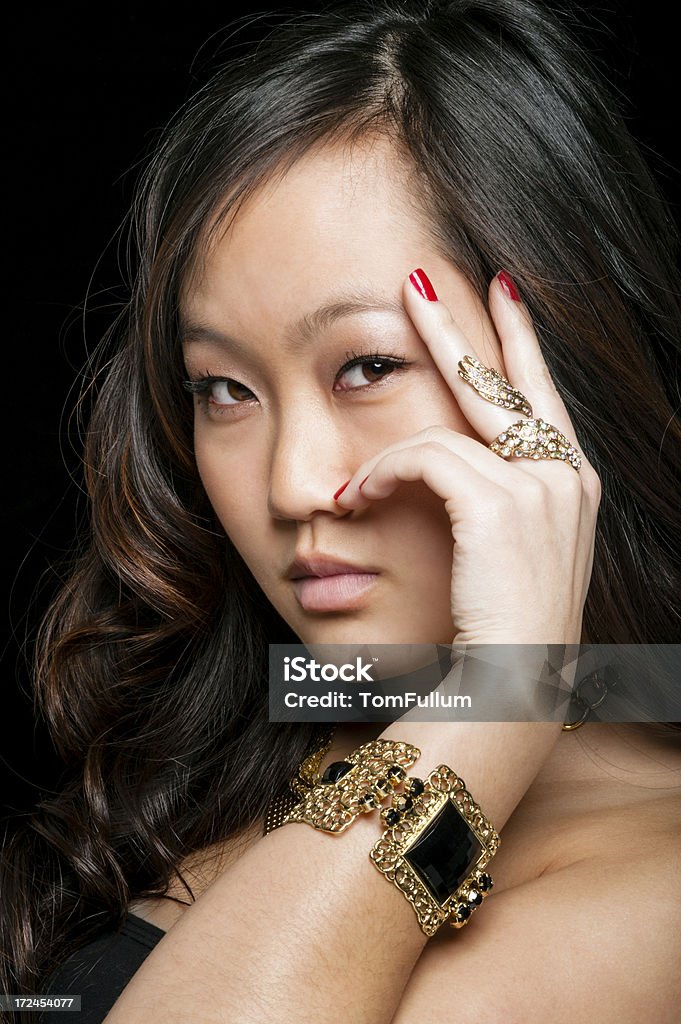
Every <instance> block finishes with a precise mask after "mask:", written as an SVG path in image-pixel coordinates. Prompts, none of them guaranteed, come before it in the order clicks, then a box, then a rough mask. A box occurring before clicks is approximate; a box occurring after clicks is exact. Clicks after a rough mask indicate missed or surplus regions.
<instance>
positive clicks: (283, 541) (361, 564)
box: [182, 141, 503, 644]
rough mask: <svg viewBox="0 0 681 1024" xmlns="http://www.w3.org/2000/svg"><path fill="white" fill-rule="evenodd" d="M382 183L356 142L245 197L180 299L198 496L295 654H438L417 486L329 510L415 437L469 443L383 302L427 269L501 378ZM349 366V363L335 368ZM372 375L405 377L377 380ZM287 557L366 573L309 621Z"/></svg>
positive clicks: (417, 350)
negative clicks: (323, 648) (419, 649)
mask: <svg viewBox="0 0 681 1024" xmlns="http://www.w3.org/2000/svg"><path fill="white" fill-rule="evenodd" d="M400 171H401V167H400V165H399V163H398V158H397V156H396V154H395V151H394V150H393V149H391V147H390V146H389V144H388V143H387V142H383V141H378V142H377V141H373V142H371V143H369V142H363V143H362V145H361V146H358V147H356V148H355V149H354V150H353V151H352V153H351V154H349V153H348V152H347V151H344V150H342V149H341V148H329V147H327V148H323V149H321V148H320V149H317V151H316V152H314V153H312V154H309V155H307V156H306V157H304V158H303V159H302V160H300V161H298V162H297V163H296V164H295V166H294V167H293V168H292V169H291V170H290V171H289V172H288V173H287V174H286V175H285V177H284V178H283V179H281V180H280V181H278V182H276V183H270V184H268V185H266V186H263V187H262V188H261V189H260V190H259V191H258V192H257V193H256V194H254V195H253V196H252V197H251V199H250V200H249V201H248V203H247V204H245V205H244V206H243V207H242V209H241V210H240V211H239V214H238V215H237V217H236V219H235V220H234V222H233V223H232V225H231V226H230V227H229V229H228V230H227V231H226V232H225V233H223V235H222V236H221V237H220V239H219V241H217V242H216V244H215V245H214V246H213V247H212V249H211V250H210V251H209V252H208V253H207V259H206V261H205V264H204V266H203V267H202V270H201V275H200V277H197V278H196V279H195V280H194V281H193V282H192V283H191V286H190V287H188V288H187V289H185V294H184V295H183V298H182V320H183V325H184V327H183V351H184V358H185V365H186V370H187V375H188V377H189V378H192V379H195V378H197V377H198V376H199V375H201V374H209V375H211V376H215V377H220V378H225V379H224V380H222V381H221V382H216V383H213V384H211V385H210V387H209V388H208V390H207V391H205V392H204V393H203V394H197V395H196V396H195V398H194V401H195V452H196V462H197V467H198V471H199V473H200V476H201V480H202V482H203V485H204V487H205V490H206V493H207V495H208V498H209V500H210V502H211V504H212V506H213V508H214V509H215V512H216V514H217V516H218V518H219V520H220V522H221V523H222V525H223V527H224V529H225V531H226V533H227V534H228V536H229V537H230V538H231V540H232V542H233V544H234V545H235V547H236V548H237V549H238V551H239V552H240V554H241V556H242V557H243V559H244V560H245V562H246V564H247V565H248V566H249V568H250V570H251V572H252V574H253V576H254V578H255V579H256V580H257V582H258V584H259V585H260V587H261V588H262V590H263V591H264V593H265V594H266V595H267V597H268V599H269V600H270V602H271V603H272V604H273V605H274V607H275V608H276V609H277V611H278V612H279V614H280V615H281V616H282V617H283V618H284V619H285V620H286V621H287V622H288V623H289V624H290V626H291V627H292V629H293V630H294V631H295V633H296V634H297V636H298V637H299V638H300V640H301V642H303V643H343V644H345V643H347V644H357V643H362V644H365V643H366V644H369V643H400V644H406V643H413V644H421V643H427V644H431V643H440V644H448V643H451V641H452V638H453V636H454V627H453V623H452V620H451V613H450V583H451V566H452V545H453V539H452V534H451V529H450V524H449V517H448V515H447V513H446V511H445V509H444V505H443V502H442V499H441V498H438V497H437V495H435V494H433V492H432V491H430V490H429V488H428V487H427V486H426V485H425V484H424V483H422V482H411V483H404V484H402V485H400V486H399V487H398V488H397V490H396V491H394V493H393V494H392V495H390V497H388V498H385V499H383V500H381V501H376V502H374V503H373V504H372V505H371V506H370V507H369V508H367V509H366V510H362V511H355V510H353V511H349V512H348V511H347V510H343V509H341V508H340V507H339V506H337V505H336V503H335V501H334V497H333V496H334V492H336V491H337V490H338V489H339V488H340V487H341V485H342V484H343V483H345V481H346V480H348V478H349V477H350V476H351V475H352V474H353V473H354V472H355V471H356V470H357V468H358V467H359V466H360V464H361V463H362V462H363V461H364V460H365V459H367V458H369V457H370V456H373V455H375V454H376V453H378V452H379V451H381V450H382V449H383V448H385V447H386V446H387V445H389V444H391V443H393V442H395V441H397V440H399V439H403V438H407V437H409V436H410V435H412V434H415V433H417V432H418V431H421V430H422V429H424V428H425V427H428V426H430V425H433V424H440V425H445V426H448V427H450V428H451V429H452V430H456V431H459V432H461V433H464V434H468V435H469V436H471V437H474V438H476V439H478V440H480V438H479V437H478V435H477V434H476V433H475V431H474V430H473V429H472V427H470V425H469V423H468V421H467V420H466V419H465V417H464V415H463V413H462V412H461V411H460V409H459V406H458V404H457V402H456V401H455V400H454V397H453V395H452V393H451V391H450V390H449V388H448V387H447V384H446V382H445V380H444V378H443V377H442V376H441V374H440V372H439V370H438V369H437V367H436V366H435V364H434V362H433V360H432V359H431V358H430V356H429V353H428V350H427V347H426V345H425V343H424V342H423V341H422V340H421V338H420V336H419V334H418V333H417V331H416V329H415V327H414V325H413V323H412V321H411V319H410V318H409V316H408V314H407V312H406V310H405V308H404V305H403V303H402V301H401V298H400V296H401V289H402V284H403V281H404V278H405V277H406V276H407V275H408V274H409V273H410V272H411V271H412V270H414V269H415V268H417V267H423V268H424V269H425V270H426V271H427V273H428V274H429V276H430V277H431V279H432V281H433V284H434V286H435V288H436V291H437V292H438V295H439V297H441V298H443V299H444V300H445V302H446V303H447V304H448V305H449V308H450V310H451V311H452V314H453V316H454V318H455V319H456V321H457V323H458V324H459V326H460V327H461V328H462V329H463V330H464V332H465V333H466V335H467V337H469V338H470V339H471V342H472V345H473V346H474V347H475V348H476V349H477V350H478V352H480V353H481V358H482V359H483V360H484V361H485V362H486V363H487V364H488V365H495V366H497V367H500V368H502V369H503V363H502V361H501V347H500V344H499V341H498V339H497V337H496V334H495V331H494V328H493V325H492V323H491V321H490V319H489V317H488V316H487V314H486V313H485V311H484V308H483V307H482V305H481V303H480V301H479V300H478V298H477V296H476V295H475V294H474V293H473V291H472V290H471V288H470V287H469V286H468V284H467V283H466V282H465V280H464V279H463V277H462V276H461V274H460V273H458V272H457V271H456V270H454V269H453V267H452V266H451V265H450V264H449V263H448V262H447V261H446V260H445V259H444V258H443V257H442V256H439V255H438V254H437V252H436V251H435V248H434V243H433V242H432V241H430V240H429V237H428V233H427V226H426V224H425V219H424V220H422V219H421V217H420V215H419V213H418V201H419V197H418V194H416V193H415V192H414V189H415V185H414V184H413V181H414V179H413V178H412V184H411V186H409V188H410V189H411V194H410V195H407V194H406V193H405V189H406V188H407V186H406V185H405V184H404V181H405V180H406V179H405V176H404V174H403V173H400ZM360 293H361V295H362V296H364V300H363V302H362V303H360V302H359V301H358V295H359V294H360ZM355 355H359V356H363V357H364V358H365V360H366V361H365V362H364V364H362V365H355V366H354V367H352V368H348V369H345V370H343V369H342V368H343V366H344V364H346V363H347V362H348V361H349V360H350V359H352V358H353V357H354V356H355ZM382 359H385V360H388V359H394V360H398V361H402V360H404V361H405V364H404V366H402V367H401V368H399V369H392V370H391V371H390V372H388V371H389V370H390V364H389V363H381V362H380V360H382ZM377 361H378V362H377ZM297 556H302V557H307V558H310V557H315V556H319V557H326V558H328V559H333V560H340V561H342V562H347V563H350V564H351V565H352V566H354V567H355V568H360V569H365V570H367V572H371V573H372V574H374V575H373V576H371V577H369V578H368V579H364V580H363V581H359V582H362V583H363V584H366V586H365V587H364V589H361V588H358V587H357V586H355V587H353V586H352V583H353V582H354V583H355V584H356V583H357V582H358V581H357V580H355V581H353V580H352V579H351V578H348V577H346V580H348V579H350V582H349V585H348V587H347V588H345V590H347V591H348V592H349V593H350V597H349V598H348V597H346V598H345V600H342V599H341V598H340V597H338V591H339V588H335V589H334V588H333V587H332V588H331V592H330V597H329V596H328V592H327V599H326V604H325V605H324V606H323V607H320V601H323V597H322V598H319V590H320V587H319V586H318V585H317V584H315V582H314V581H312V586H306V585H305V582H304V581H303V582H300V581H298V582H294V581H293V580H292V579H291V578H289V569H290V566H291V563H292V562H293V560H294V559H295V558H296V557H297ZM298 575H300V571H299V572H298ZM345 590H344V592H345ZM334 595H335V596H334Z"/></svg>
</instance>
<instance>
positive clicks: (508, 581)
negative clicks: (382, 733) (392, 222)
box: [337, 276, 601, 644]
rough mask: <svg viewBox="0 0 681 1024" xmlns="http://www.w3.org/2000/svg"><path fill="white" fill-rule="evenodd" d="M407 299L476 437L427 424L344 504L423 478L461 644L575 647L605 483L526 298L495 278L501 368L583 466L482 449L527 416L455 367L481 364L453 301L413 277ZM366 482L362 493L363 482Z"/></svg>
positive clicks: (370, 467)
mask: <svg viewBox="0 0 681 1024" xmlns="http://www.w3.org/2000/svg"><path fill="white" fill-rule="evenodd" d="M402 294H403V301H404V305H405V308H406V310H407V312H408V314H409V316H410V317H411V319H412V321H413V323H414V325H415V327H416V329H417V331H418V332H419V335H420V336H421V338H422V340H423V341H424V343H425V344H426V345H427V347H428V351H429V353H430V355H431V356H432V358H433V361H434V362H435V364H436V366H437V367H438V369H439V371H440V373H441V374H442V376H443V378H444V380H445V381H446V383H447V385H448V386H449V388H450V389H451V391H452V393H453V395H454V397H455V398H456V401H457V402H458V404H459V406H460V408H461V410H462V411H463V413H464V415H465V416H466V417H467V419H468V420H469V422H470V424H471V426H472V427H473V429H474V431H475V432H476V433H477V434H478V435H479V437H481V438H482V439H483V441H484V442H485V443H484V444H482V443H480V441H478V440H476V439H474V438H472V437H469V436H467V435H466V434H461V433H459V432H458V431H456V430H452V429H450V428H448V427H445V426H441V425H434V426H430V427H427V428H426V429H425V430H422V431H419V432H418V433H417V434H413V435H412V436H410V437H406V438H404V439H403V440H400V441H398V442H396V443H394V444H391V445H389V446H388V447H387V448H384V449H383V450H382V451H380V452H378V453H377V454H376V455H374V456H373V457H372V458H370V459H367V460H366V461H365V462H363V463H362V465H361V466H359V468H358V469H357V471H356V472H355V474H354V475H353V476H352V477H351V479H350V482H349V483H348V485H347V486H346V487H345V488H344V490H343V491H342V493H341V494H340V495H339V497H338V499H337V501H338V504H339V505H340V506H342V507H343V508H347V509H362V508H366V507H368V505H369V504H370V503H371V502H373V501H379V500H381V499H385V498H388V497H389V496H390V495H391V494H392V493H393V491H394V490H395V489H396V488H397V487H398V486H399V485H400V484H401V483H404V482H409V481H415V480H422V481H424V482H425V484H426V485H427V486H428V487H430V489H431V490H432V491H434V492H435V493H436V494H438V495H439V496H440V497H441V498H442V499H443V501H444V503H445V508H446V510H447V513H448V515H449V518H450V521H451V525H452V536H453V538H454V547H453V559H452V582H451V614H452V622H453V623H454V627H455V635H454V639H453V642H454V643H526V644H546V643H556V644H559V643H568V644H573V643H574V644H578V643H579V642H580V637H581V624H582V614H583V609H584V602H585V600H586V595H587V591H588V587H589V580H590V578H591V569H592V565H593V552H594V536H595V527H596V519H597V514H598V506H599V503H600V497H601V486H600V480H599V478H598V475H597V474H596V472H595V470H594V469H593V467H592V466H591V465H590V464H589V463H588V462H587V460H586V458H585V456H584V453H583V452H582V450H581V448H580V446H579V443H578V441H577V437H576V434H575V430H574V427H573V425H572V423H571V421H570V417H569V416H568V413H567V410H566V408H565V405H564V404H563V401H562V399H561V397H560V395H559V394H558V391H557V390H556V387H555V385H554V383H553V381H552V379H551V376H550V374H549V371H548V368H547V366H546V363H545V362H544V358H543V356H542V353H541V349H540V347H539V342H538V340H537V336H536V333H535V331H534V329H533V327H532V324H531V321H530V317H529V313H528V312H527V309H526V307H525V306H524V305H523V303H522V302H519V301H514V300H513V299H512V298H510V297H509V296H508V295H507V294H506V293H505V291H504V289H503V288H502V286H501V284H500V282H499V278H498V276H497V277H495V278H493V280H492V282H491V284H490V291H489V306H490V313H491V316H492V319H493V321H494V326H495V328H496V330H497V334H498V336H499V339H500V342H501V346H502V351H503V361H504V366H503V367H499V368H498V369H499V371H500V372H501V373H503V374H504V376H505V377H507V378H508V379H509V380H510V382H511V384H512V385H513V387H515V388H517V389H518V390H520V391H521V392H522V393H523V394H524V395H525V397H526V398H527V399H528V401H529V402H530V404H531V406H532V411H533V415H534V416H535V417H541V418H542V419H544V420H547V421H548V422H549V423H551V424H552V425H553V426H555V427H556V428H557V429H558V430H560V431H561V432H562V433H563V434H565V436H566V437H567V438H568V440H569V441H570V442H571V443H572V444H573V445H574V446H575V448H576V449H577V450H578V451H579V452H580V454H581V456H582V465H581V469H580V471H579V472H576V471H575V469H574V468H573V467H572V466H571V465H570V464H569V463H567V462H563V461H561V460H557V459H556V460H553V459H551V460H545V459H539V460H535V459H528V458H518V457H515V458H513V459H508V460H506V459H503V458H501V457H500V456H499V455H497V454H496V453H494V452H492V451H490V450H489V448H487V444H489V443H490V442H491V441H492V440H493V439H494V438H495V437H496V436H497V434H499V433H500V432H501V431H502V430H503V429H504V428H505V427H508V426H509V425H510V424H511V423H513V422H515V421H517V420H518V419H519V418H527V417H524V416H523V414H522V413H518V412H514V411H513V410H509V409H504V408H503V407H500V406H497V405H494V404H492V403H491V402H488V401H485V399H483V398H482V397H481V396H480V395H479V394H478V393H477V392H476V391H475V390H474V389H473V388H472V387H471V385H470V384H468V383H466V381H464V380H462V378H461V377H459V374H458V372H457V371H458V362H459V360H460V359H462V358H463V356H464V355H466V354H467V355H470V356H473V357H474V358H476V359H478V360H480V361H481V362H484V360H481V359H480V356H479V355H478V353H477V352H476V351H475V349H474V348H473V346H472V345H471V343H470V342H469V341H468V340H467V339H466V337H465V335H464V334H463V332H462V331H461V330H460V329H459V328H458V327H457V325H456V323H455V322H454V320H453V318H452V316H451V313H450V312H449V309H448V308H447V306H446V305H445V304H444V303H443V302H442V301H440V300H437V301H428V300H427V299H426V298H424V297H423V296H422V295H421V294H420V293H419V292H418V291H417V289H416V288H415V287H414V285H413V284H412V282H411V280H410V278H409V277H407V278H406V279H405V282H404V285H403V290H402ZM360 484H361V489H360Z"/></svg>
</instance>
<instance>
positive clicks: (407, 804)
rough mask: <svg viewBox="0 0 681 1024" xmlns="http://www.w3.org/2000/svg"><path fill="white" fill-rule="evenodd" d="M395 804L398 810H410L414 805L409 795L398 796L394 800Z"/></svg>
mask: <svg viewBox="0 0 681 1024" xmlns="http://www.w3.org/2000/svg"><path fill="white" fill-rule="evenodd" d="M395 806H396V807H397V809H398V811H410V810H411V809H412V807H413V806H414V801H413V800H412V798H411V797H410V796H398V797H397V799H396V800H395Z"/></svg>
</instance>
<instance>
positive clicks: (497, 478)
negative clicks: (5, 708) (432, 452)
mask: <svg viewBox="0 0 681 1024" xmlns="http://www.w3.org/2000/svg"><path fill="white" fill-rule="evenodd" d="M430 442H433V443H434V444H440V445H442V446H443V447H445V448H449V450H450V451H452V452H454V453H455V454H457V455H459V456H461V458H464V459H466V460H467V462H468V463H469V464H470V465H472V466H473V467H474V468H475V469H476V470H477V471H478V472H479V473H480V474H482V476H484V477H486V478H487V479H488V480H490V481H492V482H493V483H496V484H498V485H503V484H504V483H505V479H504V471H505V469H506V465H505V463H504V460H503V459H500V458H499V456H498V455H496V454H495V453H494V452H491V451H490V450H489V448H486V447H485V445H482V444H480V442H479V441H476V440H475V438H472V437H469V436H468V434H460V433H459V432H458V431H456V430H452V429H451V428H450V427H444V426H441V425H438V424H434V425H433V426H430V427H424V429H423V430H419V431H418V432H417V433H416V434H410V435H409V436H408V437H402V438H399V439H398V440H397V441H393V443H392V444H390V445H387V446H386V447H385V448H381V450H380V451H378V452H376V454H375V455H372V456H371V457H370V458H368V459H365V460H364V462H362V464H361V465H360V466H358V467H357V469H356V470H355V472H354V473H353V475H352V476H351V477H350V479H349V480H348V482H347V483H346V484H345V486H344V487H343V490H342V491H341V493H340V494H339V496H338V497H337V498H336V499H335V500H336V502H337V504H339V505H342V506H343V507H346V508H350V507H355V506H356V505H358V504H362V503H363V500H362V494H361V493H360V489H361V488H362V484H363V483H364V481H365V479H366V478H367V477H368V475H369V474H370V473H372V472H373V470H374V468H375V467H376V466H377V465H378V463H379V462H380V461H381V459H382V458H384V457H385V456H386V455H390V454H392V452H398V451H403V450H404V449H405V448H420V447H423V446H424V445H427V444H428V443H430ZM510 484H512V481H511V482H509V485H510Z"/></svg>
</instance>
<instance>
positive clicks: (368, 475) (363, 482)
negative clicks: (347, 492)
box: [359, 473, 371, 491]
mask: <svg viewBox="0 0 681 1024" xmlns="http://www.w3.org/2000/svg"><path fill="white" fill-rule="evenodd" d="M370 476H371V474H370V473H367V475H366V476H365V477H364V479H363V480H362V484H365V483H366V482H367V480H368V479H369V477H370ZM362 484H360V485H359V489H360V491H361V490H362Z"/></svg>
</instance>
